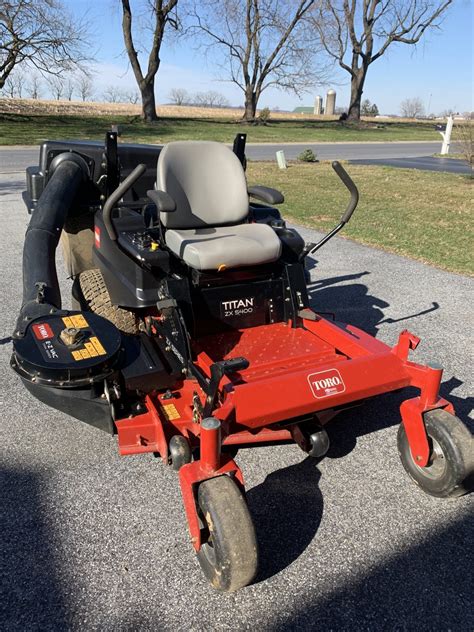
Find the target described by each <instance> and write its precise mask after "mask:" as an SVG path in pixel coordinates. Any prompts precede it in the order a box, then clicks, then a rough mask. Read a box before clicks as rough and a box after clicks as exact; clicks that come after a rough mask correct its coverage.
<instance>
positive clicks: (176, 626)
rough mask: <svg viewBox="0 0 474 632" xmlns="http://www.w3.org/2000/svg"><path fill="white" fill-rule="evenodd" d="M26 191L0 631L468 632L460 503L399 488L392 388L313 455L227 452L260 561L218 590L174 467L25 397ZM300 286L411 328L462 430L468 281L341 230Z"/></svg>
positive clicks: (0, 261) (327, 302)
mask: <svg viewBox="0 0 474 632" xmlns="http://www.w3.org/2000/svg"><path fill="white" fill-rule="evenodd" d="M0 171H1V166H0ZM22 188H23V176H22V174H20V173H18V174H11V175H9V176H1V180H0V218H1V231H0V266H1V299H2V303H1V316H0V323H1V326H0V338H2V345H0V358H1V361H2V371H1V374H0V380H1V385H0V406H1V413H2V415H1V424H0V445H1V470H0V483H1V487H0V501H1V509H0V512H1V513H0V516H1V525H2V526H1V535H0V565H1V570H0V576H1V582H2V594H1V596H0V628H1V629H2V630H42V631H43V630H84V629H86V630H111V631H112V630H199V631H200V630H203V631H204V630H206V631H207V630H219V631H220V630H250V629H252V630H253V629H261V630H278V631H279V630H412V629H415V628H416V629H418V630H466V631H467V630H472V629H473V628H474V608H473V598H472V587H473V583H474V577H473V569H474V557H473V551H472V541H473V536H474V529H473V527H474V520H473V511H472V510H473V497H472V496H470V497H463V498H460V499H457V500H454V501H444V500H439V499H435V498H431V497H428V496H426V495H424V494H423V493H422V492H420V491H419V490H418V489H417V488H416V487H415V486H414V485H413V484H412V483H411V482H410V480H409V479H408V477H407V476H406V474H405V472H404V470H403V468H402V466H401V464H400V462H399V459H398V455H397V450H396V431H397V423H398V421H399V415H398V405H399V403H400V401H401V400H402V394H400V393H399V394H393V395H389V396H385V397H382V398H378V399H377V400H374V401H373V402H371V403H369V404H368V405H367V406H365V407H364V408H361V409H355V410H354V411H352V412H349V413H345V414H344V415H343V416H341V417H340V419H338V420H337V421H335V422H334V423H333V424H332V426H331V430H330V434H331V440H332V447H331V450H330V453H329V455H328V456H327V458H325V459H324V460H323V461H321V462H320V463H315V462H314V461H312V460H311V459H305V458H304V455H303V453H302V452H300V451H299V449H298V448H296V447H294V446H291V447H288V446H280V447H270V448H259V449H255V450H250V451H242V452H241V453H240V454H239V456H238V461H239V463H240V465H241V467H242V470H243V472H244V476H245V479H246V485H247V489H248V502H249V506H250V510H251V512H252V514H253V516H254V520H255V524H256V528H257V532H258V537H259V540H260V549H261V559H262V563H261V571H260V576H259V578H258V581H257V583H255V584H254V585H253V586H249V587H247V588H245V589H244V590H242V591H240V592H238V593H236V594H231V595H221V594H218V593H216V592H214V591H213V590H212V589H211V588H210V587H209V586H208V585H207V584H206V582H205V580H204V579H203V577H202V575H201V573H200V570H199V567H198V564H197V562H196V560H195V558H194V555H193V552H192V549H191V546H190V544H189V537H188V533H187V527H186V523H185V519H184V513H183V509H182V505H181V500H180V493H179V488H178V481H177V478H176V475H175V474H174V473H173V472H172V471H171V470H170V469H167V468H165V467H164V466H162V465H160V463H159V462H158V461H157V460H156V459H154V458H152V457H151V456H142V457H131V458H121V457H119V456H118V454H117V450H116V445H115V440H114V439H113V438H111V437H109V436H107V435H105V434H102V433H100V432H99V431H96V430H94V429H93V428H89V427H88V426H86V425H83V424H81V423H80V422H77V421H75V420H72V419H70V418H67V417H66V416H65V415H63V414H61V413H59V412H56V411H54V410H52V409H49V408H47V407H46V406H43V405H42V404H40V403H39V402H37V401H36V400H34V399H33V398H32V397H31V396H30V395H29V394H28V393H27V392H26V390H25V389H23V388H22V387H21V386H20V383H19V380H18V379H17V377H16V376H15V375H14V374H13V373H12V372H11V370H10V369H9V367H8V362H9V356H10V348H11V347H10V344H9V342H8V336H9V335H10V333H11V331H12V329H13V324H14V321H15V317H16V314H17V310H18V308H19V304H20V296H21V272H20V262H21V250H22V241H23V234H24V230H25V227H26V224H27V219H28V217H27V215H26V212H25V211H24V208H23V205H22V203H21V202H20V192H21V190H22ZM353 221H357V219H356V216H355V217H354V220H353ZM303 233H304V235H305V237H306V238H308V239H312V240H314V239H315V234H314V233H313V232H312V231H303ZM312 278H313V286H312V297H313V301H314V305H315V306H316V307H317V308H318V309H319V310H320V311H328V312H332V311H333V312H336V313H337V315H338V316H339V318H340V319H341V320H347V321H349V322H353V323H354V324H357V325H359V326H363V327H366V328H367V329H368V330H369V331H372V332H373V333H376V334H377V336H378V337H380V338H381V339H382V340H384V341H386V342H388V343H390V344H392V343H394V342H395V341H396V338H397V334H398V332H399V331H400V330H401V329H403V328H409V329H410V330H412V331H413V332H414V333H416V334H417V335H419V336H421V337H422V339H423V341H422V344H421V345H420V347H419V350H417V352H416V354H415V357H416V358H417V359H419V360H420V361H426V360H428V359H430V358H437V359H439V360H440V361H442V362H443V364H444V366H445V369H446V370H445V376H444V384H443V393H444V394H445V396H447V397H449V398H450V399H451V400H452V401H453V403H454V404H455V406H456V408H457V410H458V413H459V415H460V416H461V417H462V418H463V419H464V420H465V421H466V422H467V423H470V424H471V429H472V422H470V421H469V414H470V411H471V409H472V402H473V400H472V398H471V397H470V393H472V384H471V385H469V384H468V381H469V379H470V377H471V371H472V324H473V317H472V298H473V296H472V295H473V283H472V279H469V278H467V277H463V276H460V275H455V274H449V273H446V272H443V271H440V270H437V269H434V268H432V267H430V266H427V265H424V264H422V263H419V262H415V261H411V260H408V259H404V258H402V257H398V256H395V255H391V254H387V253H384V252H381V251H378V250H375V249H371V248H367V247H364V246H361V245H358V244H355V243H353V242H350V241H348V240H343V239H336V240H334V241H333V242H332V243H331V244H329V245H327V246H326V247H325V248H324V249H322V250H321V251H320V252H319V253H318V263H317V266H316V267H315V268H314V269H313V270H312ZM67 287H68V283H67V282H65V283H64V291H65V293H66V292H67ZM430 308H434V309H432V311H429V310H430ZM394 321H396V322H394Z"/></svg>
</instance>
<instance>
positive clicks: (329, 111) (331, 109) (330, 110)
mask: <svg viewBox="0 0 474 632" xmlns="http://www.w3.org/2000/svg"><path fill="white" fill-rule="evenodd" d="M335 113H336V91H335V90H328V91H327V94H326V107H325V108H324V114H326V115H327V116H334V114H335Z"/></svg>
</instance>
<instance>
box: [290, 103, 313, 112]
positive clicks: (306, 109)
mask: <svg viewBox="0 0 474 632" xmlns="http://www.w3.org/2000/svg"><path fill="white" fill-rule="evenodd" d="M313 111H314V108H312V107H310V106H305V105H300V106H299V107H297V108H295V109H294V110H293V112H295V113H296V114H313Z"/></svg>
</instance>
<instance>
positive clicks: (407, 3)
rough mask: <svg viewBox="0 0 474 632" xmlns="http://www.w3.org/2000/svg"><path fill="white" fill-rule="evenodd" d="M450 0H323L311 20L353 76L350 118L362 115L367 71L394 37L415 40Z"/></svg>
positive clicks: (325, 44)
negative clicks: (361, 108)
mask: <svg viewBox="0 0 474 632" xmlns="http://www.w3.org/2000/svg"><path fill="white" fill-rule="evenodd" d="M452 2H453V0H321V2H320V4H319V5H318V7H317V9H316V11H315V15H314V24H315V27H316V30H317V32H318V35H319V38H320V40H321V43H322V45H323V47H324V48H325V50H326V52H327V53H328V54H329V56H330V57H332V58H333V59H334V60H335V61H337V63H338V64H339V66H340V67H341V68H343V69H344V70H345V71H346V72H348V73H349V75H350V77H351V101H350V105H349V112H348V118H349V119H351V120H359V119H360V105H361V99H362V93H363V91H364V85H365V82H366V79H367V72H368V70H369V67H370V65H371V64H373V63H374V62H375V61H377V59H379V58H380V57H382V55H384V53H385V52H386V51H387V49H388V47H389V46H391V45H392V44H394V43H401V44H417V43H418V42H419V41H420V39H421V37H422V36H423V35H424V33H425V32H426V30H427V29H430V28H437V27H439V25H440V21H441V18H442V16H443V14H444V13H445V11H446V9H447V8H448V7H449V5H450V4H451V3H452Z"/></svg>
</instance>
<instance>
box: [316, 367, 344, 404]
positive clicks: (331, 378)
mask: <svg viewBox="0 0 474 632" xmlns="http://www.w3.org/2000/svg"><path fill="white" fill-rule="evenodd" d="M308 382H309V385H310V387H311V390H312V391H313V395H314V396H315V397H316V398H317V399H321V398H323V397H330V396H331V395H336V394H337V393H344V391H345V390H346V386H345V384H344V381H343V379H342V377H341V374H340V373H339V371H338V370H337V369H328V370H327V371H321V372H320V373H311V375H308Z"/></svg>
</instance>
